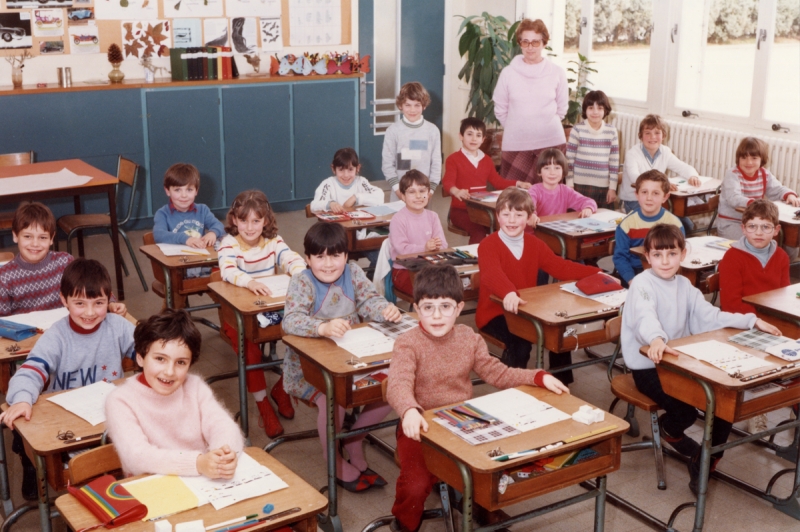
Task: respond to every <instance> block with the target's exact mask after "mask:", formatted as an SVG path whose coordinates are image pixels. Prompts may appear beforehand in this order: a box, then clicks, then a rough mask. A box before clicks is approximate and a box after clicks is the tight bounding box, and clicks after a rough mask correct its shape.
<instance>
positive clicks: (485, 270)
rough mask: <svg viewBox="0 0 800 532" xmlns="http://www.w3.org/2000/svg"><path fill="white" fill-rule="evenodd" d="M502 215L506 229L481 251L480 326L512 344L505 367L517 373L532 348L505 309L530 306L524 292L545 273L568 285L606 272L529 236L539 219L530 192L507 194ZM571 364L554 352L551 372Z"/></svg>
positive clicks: (500, 203) (565, 376)
mask: <svg viewBox="0 0 800 532" xmlns="http://www.w3.org/2000/svg"><path fill="white" fill-rule="evenodd" d="M496 210H497V221H498V224H499V225H500V230H499V231H497V232H495V233H493V234H491V235H490V236H488V237H486V239H485V240H484V241H483V242H481V244H480V246H479V247H478V265H479V266H480V270H481V286H480V290H479V292H478V310H477V313H476V314H475V325H477V327H478V328H479V329H481V330H482V331H484V332H486V333H488V334H490V335H492V336H494V337H495V338H498V339H499V340H500V341H501V342H503V343H504V344H506V350H505V351H504V352H503V358H502V361H503V362H504V363H505V364H507V365H508V366H511V367H512V368H525V367H527V366H528V360H529V359H530V356H531V343H530V342H528V341H527V340H524V339H522V338H520V337H519V336H515V335H513V334H511V332H510V331H509V330H508V325H507V324H506V318H505V316H503V309H505V310H507V311H508V312H513V313H514V314H516V313H517V309H518V308H519V306H520V305H524V304H525V303H527V302H526V301H523V300H522V299H521V298H520V297H519V290H520V289H522V288H530V287H533V286H536V284H537V283H536V278H537V274H538V272H539V270H544V271H545V272H547V273H548V274H550V275H552V276H553V277H554V278H556V279H559V280H562V281H565V280H571V279H583V278H584V277H588V276H589V275H592V274H594V273H597V272H599V271H600V269H599V268H595V267H594V266H584V265H582V264H578V263H575V262H572V261H568V260H565V259H562V258H561V257H559V256H557V255H556V254H555V253H553V251H552V250H551V249H550V248H549V247H547V244H545V243H544V242H542V241H541V240H539V239H538V238H536V237H535V236H533V235H532V234H530V233H526V232H525V227H526V225H527V224H528V222H529V220H530V219H531V216H533V201H532V200H531V196H530V194H528V193H527V192H526V191H524V190H520V189H518V188H508V189H506V190H504V191H503V192H502V193H501V194H500V197H499V198H497V209H496ZM493 295H494V296H496V297H498V298H500V299H502V300H503V304H502V305H501V304H499V303H495V302H493V301H491V299H490V298H491V296H493ZM571 361H572V355H571V354H570V353H569V352H567V353H550V368H551V369H554V368H556V367H559V366H565V365H568V364H570V363H571ZM559 378H560V379H561V382H564V383H566V384H569V383H571V382H572V372H571V371H565V372H562V373H560V374H559Z"/></svg>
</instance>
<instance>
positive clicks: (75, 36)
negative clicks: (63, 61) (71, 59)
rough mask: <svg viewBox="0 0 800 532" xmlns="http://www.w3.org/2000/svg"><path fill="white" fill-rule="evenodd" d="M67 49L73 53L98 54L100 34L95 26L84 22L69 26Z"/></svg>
mask: <svg viewBox="0 0 800 532" xmlns="http://www.w3.org/2000/svg"><path fill="white" fill-rule="evenodd" d="M67 29H68V31H69V45H70V46H69V50H70V53H73V54H99V53H100V35H99V34H98V32H97V26H95V25H94V24H86V25H81V26H69V27H68V28H67Z"/></svg>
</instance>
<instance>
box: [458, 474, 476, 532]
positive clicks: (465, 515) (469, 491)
mask: <svg viewBox="0 0 800 532" xmlns="http://www.w3.org/2000/svg"><path fill="white" fill-rule="evenodd" d="M457 465H458V470H459V472H461V481H462V482H463V483H464V492H463V493H462V494H461V532H472V495H473V491H474V487H473V486H472V472H471V471H470V470H469V468H468V467H467V466H466V464H464V463H463V462H457Z"/></svg>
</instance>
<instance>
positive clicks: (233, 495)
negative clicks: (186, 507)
mask: <svg viewBox="0 0 800 532" xmlns="http://www.w3.org/2000/svg"><path fill="white" fill-rule="evenodd" d="M181 480H183V482H184V483H185V484H186V485H187V486H188V487H189V489H190V490H192V493H194V494H195V495H196V496H197V499H198V500H199V501H200V505H203V504H205V503H207V502H210V503H211V504H212V505H213V506H214V509H215V510H220V509H222V508H226V507H228V506H230V505H232V504H236V503H237V502H239V501H244V500H247V499H252V498H253V497H259V496H261V495H266V494H267V493H272V492H273V491H278V490H282V489H284V488H288V487H289V485H288V484H286V482H284V481H283V480H281V478H280V477H279V476H278V475H276V474H275V473H273V472H272V471H270V469H269V468H268V467H266V466H263V465H261V464H259V463H258V462H256V461H255V460H254V459H253V458H251V457H250V455H248V454H246V453H241V454H240V455H239V461H238V463H237V464H236V473H235V474H234V476H233V478H232V479H231V480H211V479H210V478H208V477H204V476H202V475H201V476H197V477H181Z"/></svg>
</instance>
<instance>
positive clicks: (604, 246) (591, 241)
mask: <svg viewBox="0 0 800 532" xmlns="http://www.w3.org/2000/svg"><path fill="white" fill-rule="evenodd" d="M599 210H601V211H606V210H607V209H599ZM624 216H625V215H624V214H622V213H619V217H620V218H623V217H624ZM579 218H580V213H578V212H567V213H564V214H553V215H550V216H542V217H541V218H539V223H538V224H536V230H535V231H534V234H535V235H536V236H537V237H539V238H540V239H541V240H542V241H544V243H545V244H547V245H548V247H549V248H550V249H552V250H553V253H555V254H556V255H559V256H560V257H561V258H564V259H569V260H574V261H581V260H585V259H600V258H602V257H607V256H609V255H611V253H612V248H611V242H613V240H614V234H615V233H616V226H615V227H614V229H611V230H609V231H602V232H596V231H571V232H563V231H557V230H555V229H552V228H550V227H544V226H542V222H556V221H567V220H577V219H579Z"/></svg>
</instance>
